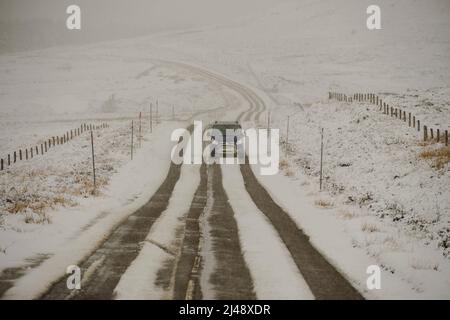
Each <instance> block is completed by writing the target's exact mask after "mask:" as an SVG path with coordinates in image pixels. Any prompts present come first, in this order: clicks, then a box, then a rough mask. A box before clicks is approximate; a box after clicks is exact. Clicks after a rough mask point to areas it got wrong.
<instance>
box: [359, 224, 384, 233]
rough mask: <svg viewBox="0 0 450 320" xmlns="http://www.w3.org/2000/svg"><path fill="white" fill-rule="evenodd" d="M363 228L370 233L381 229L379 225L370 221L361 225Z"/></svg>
mask: <svg viewBox="0 0 450 320" xmlns="http://www.w3.org/2000/svg"><path fill="white" fill-rule="evenodd" d="M361 230H362V231H364V232H368V233H373V232H379V231H380V229H379V228H378V226H376V225H375V224H373V223H368V222H365V223H364V224H363V225H362V226H361Z"/></svg>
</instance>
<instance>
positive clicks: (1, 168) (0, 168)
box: [0, 158, 3, 171]
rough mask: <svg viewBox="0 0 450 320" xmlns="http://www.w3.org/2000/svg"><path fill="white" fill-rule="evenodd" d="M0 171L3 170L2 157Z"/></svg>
mask: <svg viewBox="0 0 450 320" xmlns="http://www.w3.org/2000/svg"><path fill="white" fill-rule="evenodd" d="M0 171H3V158H2V159H0Z"/></svg>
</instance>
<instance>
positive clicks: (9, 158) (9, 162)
mask: <svg viewBox="0 0 450 320" xmlns="http://www.w3.org/2000/svg"><path fill="white" fill-rule="evenodd" d="M10 165H11V155H10V154H9V153H8V167H9V166H10Z"/></svg>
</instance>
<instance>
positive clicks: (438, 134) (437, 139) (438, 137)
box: [436, 129, 441, 142]
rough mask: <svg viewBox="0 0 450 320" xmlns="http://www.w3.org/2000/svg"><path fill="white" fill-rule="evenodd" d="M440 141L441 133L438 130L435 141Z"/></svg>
mask: <svg viewBox="0 0 450 320" xmlns="http://www.w3.org/2000/svg"><path fill="white" fill-rule="evenodd" d="M440 139H441V131H440V130H439V129H436V141H437V142H439V140H440Z"/></svg>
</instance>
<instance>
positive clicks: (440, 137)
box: [328, 92, 448, 146]
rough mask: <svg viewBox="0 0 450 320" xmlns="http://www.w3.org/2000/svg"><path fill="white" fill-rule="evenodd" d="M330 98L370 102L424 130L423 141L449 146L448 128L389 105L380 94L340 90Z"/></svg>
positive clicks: (416, 128)
mask: <svg viewBox="0 0 450 320" xmlns="http://www.w3.org/2000/svg"><path fill="white" fill-rule="evenodd" d="M328 99H330V100H331V99H335V100H337V101H342V102H349V103H352V102H369V103H371V104H373V105H375V106H377V107H379V111H380V112H382V113H383V114H385V115H387V116H390V117H392V118H396V119H399V120H401V121H403V122H404V123H405V124H408V126H409V127H410V128H414V129H415V130H417V131H418V132H420V131H422V133H423V141H436V142H438V143H439V142H441V143H443V144H445V145H446V146H448V130H441V129H440V128H432V127H429V126H427V125H425V124H423V123H421V122H420V120H419V119H418V118H417V117H416V116H415V115H413V114H412V113H411V112H408V113H407V112H406V111H405V110H402V109H401V108H396V107H393V106H389V104H387V103H386V102H385V101H383V100H382V99H381V98H380V97H379V96H378V95H376V94H374V93H355V94H353V95H346V94H344V93H339V92H328Z"/></svg>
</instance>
